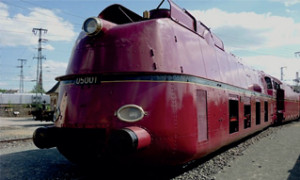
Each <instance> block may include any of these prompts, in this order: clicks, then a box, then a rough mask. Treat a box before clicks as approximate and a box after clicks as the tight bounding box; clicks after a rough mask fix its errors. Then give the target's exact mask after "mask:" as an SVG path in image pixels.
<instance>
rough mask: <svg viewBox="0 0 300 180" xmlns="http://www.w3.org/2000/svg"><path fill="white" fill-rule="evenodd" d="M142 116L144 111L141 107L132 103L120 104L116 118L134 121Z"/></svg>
mask: <svg viewBox="0 0 300 180" xmlns="http://www.w3.org/2000/svg"><path fill="white" fill-rule="evenodd" d="M144 116H145V111H144V110H143V108H142V107H140V106H137V105H134V104H128V105H125V106H122V107H121V108H120V109H118V111H117V117H118V119H120V120H121V121H126V122H136V121H139V120H141V119H143V117H144Z"/></svg>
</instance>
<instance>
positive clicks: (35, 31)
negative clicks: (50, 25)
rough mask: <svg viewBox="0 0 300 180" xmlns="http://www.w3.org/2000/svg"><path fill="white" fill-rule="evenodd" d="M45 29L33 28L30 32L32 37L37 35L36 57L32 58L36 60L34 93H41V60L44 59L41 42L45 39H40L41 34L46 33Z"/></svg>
mask: <svg viewBox="0 0 300 180" xmlns="http://www.w3.org/2000/svg"><path fill="white" fill-rule="evenodd" d="M47 31H48V30H47V29H43V28H33V29H32V32H33V34H34V35H36V34H38V35H39V45H38V56H37V57H34V59H37V68H36V91H41V93H42V91H43V66H42V65H43V62H42V61H43V59H46V58H45V56H43V55H42V49H43V48H42V42H45V41H47V40H46V39H42V34H43V33H47Z"/></svg>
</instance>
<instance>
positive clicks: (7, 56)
mask: <svg viewBox="0 0 300 180" xmlns="http://www.w3.org/2000/svg"><path fill="white" fill-rule="evenodd" d="M173 1H174V2H175V3H176V4H178V5H179V6H180V7H182V8H185V9H187V10H188V11H189V12H190V13H191V14H193V15H194V16H195V17H196V19H197V20H200V21H201V22H202V23H204V24H205V25H206V26H208V27H209V28H211V31H212V32H213V33H215V34H216V35H217V36H218V37H220V38H221V39H222V40H223V42H224V45H225V49H226V51H227V52H230V53H233V54H235V55H236V56H237V57H239V59H240V61H241V62H242V63H244V64H245V65H248V66H251V67H253V68H254V69H257V70H262V71H264V72H266V73H267V74H270V75H272V76H275V77H277V78H278V79H280V75H281V72H280V68H281V67H284V68H283V73H284V81H285V82H287V83H289V84H291V85H294V84H295V83H294V82H293V81H292V80H293V79H295V78H296V72H299V73H300V55H299V56H298V57H296V56H295V52H299V51H300V0H173ZM159 3H160V0H139V1H138V0H110V1H108V0H0V89H15V90H18V89H19V82H20V68H18V66H20V61H18V59H26V60H27V61H26V63H25V64H24V69H23V72H24V91H25V92H29V91H31V90H32V89H33V87H34V85H35V84H36V82H34V80H35V79H36V68H37V60H36V59H35V58H34V57H37V47H38V36H37V35H34V33H32V29H33V28H44V29H47V30H48V31H47V33H43V35H42V37H43V39H45V41H44V42H43V51H42V53H43V55H44V56H45V58H46V59H45V60H43V86H44V89H45V90H46V91H48V90H50V89H51V88H52V87H53V86H54V85H55V83H56V81H55V77H57V76H61V75H64V74H65V71H66V68H67V65H68V61H69V57H70V54H71V51H72V48H73V45H74V42H75V40H76V38H77V36H78V34H79V33H80V32H81V27H82V23H83V22H84V20H85V19H87V18H88V17H91V16H97V15H98V14H99V13H100V12H101V11H102V10H103V9H104V8H106V7H107V6H109V5H111V4H121V5H123V6H125V7H127V8H129V9H131V10H132V11H134V12H136V13H137V14H140V15H141V16H142V14H143V11H145V10H151V9H154V8H156V7H157V5H158V4H159ZM163 7H165V8H168V7H169V6H168V3H167V2H165V3H164V4H163Z"/></svg>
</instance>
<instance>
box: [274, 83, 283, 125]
mask: <svg viewBox="0 0 300 180" xmlns="http://www.w3.org/2000/svg"><path fill="white" fill-rule="evenodd" d="M276 107H277V121H278V122H279V123H280V122H282V121H283V111H284V90H283V89H277V93H276Z"/></svg>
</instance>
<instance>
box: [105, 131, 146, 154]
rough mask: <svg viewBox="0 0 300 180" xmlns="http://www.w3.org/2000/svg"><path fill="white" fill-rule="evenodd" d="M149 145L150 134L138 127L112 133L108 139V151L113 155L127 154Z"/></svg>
mask: <svg viewBox="0 0 300 180" xmlns="http://www.w3.org/2000/svg"><path fill="white" fill-rule="evenodd" d="M150 144H151V136H150V134H149V133H148V132H147V131H146V130H145V129H143V128H140V127H135V126H134V127H126V128H123V129H120V130H116V131H114V132H112V134H111V136H110V138H109V149H110V151H111V152H113V153H117V154H128V153H131V152H135V151H137V150H140V149H143V148H146V147H148V146H149V145H150Z"/></svg>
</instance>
